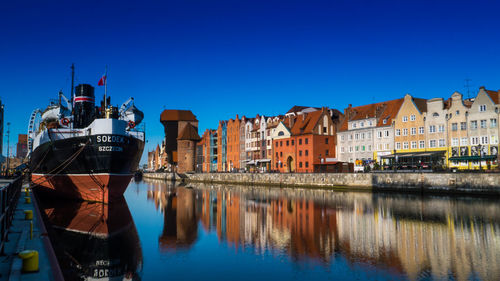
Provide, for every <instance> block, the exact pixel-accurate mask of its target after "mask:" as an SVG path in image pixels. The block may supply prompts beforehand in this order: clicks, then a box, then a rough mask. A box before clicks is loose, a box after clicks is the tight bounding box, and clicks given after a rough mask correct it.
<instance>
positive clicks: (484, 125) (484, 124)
mask: <svg viewBox="0 0 500 281" xmlns="http://www.w3.org/2000/svg"><path fill="white" fill-rule="evenodd" d="M481 129H486V120H481Z"/></svg>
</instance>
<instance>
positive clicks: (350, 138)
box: [301, 134, 352, 144]
mask: <svg viewBox="0 0 500 281" xmlns="http://www.w3.org/2000/svg"><path fill="white" fill-rule="evenodd" d="M349 140H352V134H350V135H349ZM301 144H302V143H301Z"/></svg>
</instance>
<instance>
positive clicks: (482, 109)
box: [479, 104, 486, 112]
mask: <svg viewBox="0 0 500 281" xmlns="http://www.w3.org/2000/svg"><path fill="white" fill-rule="evenodd" d="M483 111H486V104H481V105H480V106H479V112H483Z"/></svg>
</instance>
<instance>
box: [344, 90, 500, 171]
mask: <svg viewBox="0 0 500 281" xmlns="http://www.w3.org/2000/svg"><path fill="white" fill-rule="evenodd" d="M499 96H500V91H490V90H486V89H485V88H484V87H481V88H480V89H479V92H478V94H477V96H476V97H475V98H470V99H465V100H464V99H463V96H462V94H460V93H458V92H455V93H453V94H452V95H451V97H450V98H449V99H447V100H444V99H442V98H433V99H429V100H426V99H419V98H415V97H412V96H411V95H409V94H407V95H405V97H404V98H402V99H396V100H391V101H386V102H380V103H375V104H370V105H363V106H358V107H352V106H349V107H348V108H346V109H345V111H344V115H345V119H344V121H343V122H342V124H341V126H340V128H339V130H338V132H337V139H338V146H337V151H338V159H339V160H340V161H346V162H351V163H354V164H355V170H361V169H365V168H366V167H367V166H372V167H373V166H374V165H381V166H383V167H385V168H401V169H431V168H433V169H437V168H446V167H448V168H456V169H491V168H495V167H497V166H498V139H499V130H498V119H499V117H500V115H499V106H500V104H499ZM375 163H376V164H375Z"/></svg>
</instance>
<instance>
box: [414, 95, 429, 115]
mask: <svg viewBox="0 0 500 281" xmlns="http://www.w3.org/2000/svg"><path fill="white" fill-rule="evenodd" d="M413 103H415V106H416V107H417V109H418V110H419V111H420V112H421V113H423V112H427V100H426V99H420V98H413Z"/></svg>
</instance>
